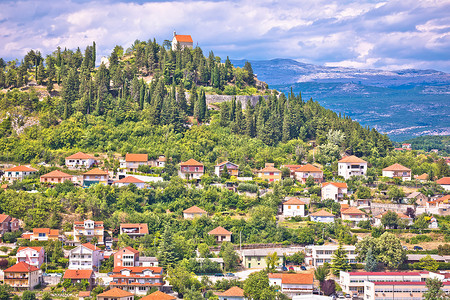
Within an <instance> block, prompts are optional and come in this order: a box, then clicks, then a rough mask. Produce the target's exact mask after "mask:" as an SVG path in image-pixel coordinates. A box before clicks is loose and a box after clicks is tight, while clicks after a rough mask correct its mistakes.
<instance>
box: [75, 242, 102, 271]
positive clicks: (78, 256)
mask: <svg viewBox="0 0 450 300" xmlns="http://www.w3.org/2000/svg"><path fill="white" fill-rule="evenodd" d="M103 259H104V257H103V251H101V249H100V248H99V247H97V246H95V245H92V244H90V243H85V244H82V245H79V246H77V247H75V248H73V249H72V250H70V251H69V267H68V268H69V269H71V270H94V271H98V269H99V268H100V264H101V262H102V260H103Z"/></svg>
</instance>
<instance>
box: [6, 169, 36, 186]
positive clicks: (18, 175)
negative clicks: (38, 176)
mask: <svg viewBox="0 0 450 300" xmlns="http://www.w3.org/2000/svg"><path fill="white" fill-rule="evenodd" d="M37 171H38V170H37V169H35V168H31V167H27V166H16V167H12V168H9V169H7V170H5V171H4V174H3V179H4V180H6V181H9V182H13V181H15V180H23V179H25V178H26V177H28V176H30V175H33V174H35V173H36V172H37Z"/></svg>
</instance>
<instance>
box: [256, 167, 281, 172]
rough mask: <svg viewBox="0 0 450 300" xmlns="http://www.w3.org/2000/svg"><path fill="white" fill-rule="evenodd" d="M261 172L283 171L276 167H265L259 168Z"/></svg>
mask: <svg viewBox="0 0 450 300" xmlns="http://www.w3.org/2000/svg"><path fill="white" fill-rule="evenodd" d="M259 172H260V173H262V172H278V173H281V171H280V170H278V169H277V168H274V167H265V168H264V169H261V170H259Z"/></svg>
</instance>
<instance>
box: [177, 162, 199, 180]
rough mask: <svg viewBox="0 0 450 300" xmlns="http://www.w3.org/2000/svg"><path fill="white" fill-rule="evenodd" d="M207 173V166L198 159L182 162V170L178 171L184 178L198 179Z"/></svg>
mask: <svg viewBox="0 0 450 300" xmlns="http://www.w3.org/2000/svg"><path fill="white" fill-rule="evenodd" d="M204 173H205V167H204V166H203V164H202V163H200V162H198V161H196V160H195V159H192V158H191V159H189V160H187V161H183V162H181V163H180V170H179V171H178V176H180V177H181V178H183V179H197V180H199V179H200V177H202V176H203V174H204Z"/></svg>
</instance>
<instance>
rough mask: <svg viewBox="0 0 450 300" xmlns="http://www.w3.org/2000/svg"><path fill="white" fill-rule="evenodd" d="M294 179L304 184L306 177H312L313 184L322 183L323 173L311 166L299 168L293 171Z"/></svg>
mask: <svg viewBox="0 0 450 300" xmlns="http://www.w3.org/2000/svg"><path fill="white" fill-rule="evenodd" d="M294 174H295V179H296V180H297V181H299V182H301V183H306V180H307V179H308V177H312V178H313V179H314V182H315V183H321V182H322V181H323V171H322V170H321V169H319V168H317V167H315V166H313V165H311V164H306V165H304V166H301V167H299V168H297V169H295V171H294Z"/></svg>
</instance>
